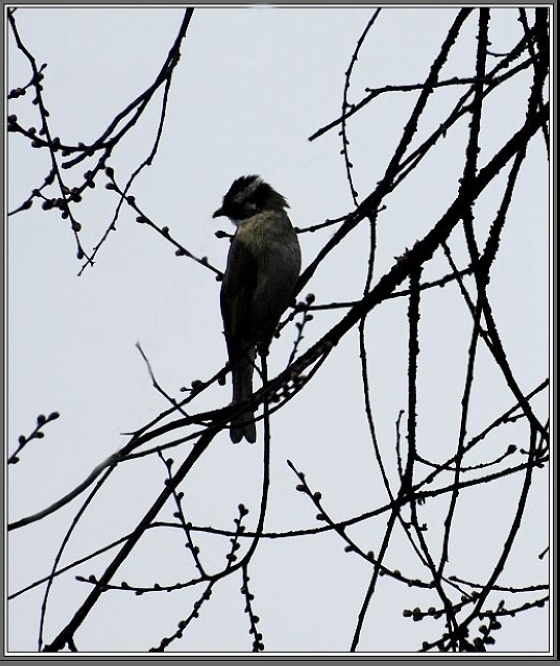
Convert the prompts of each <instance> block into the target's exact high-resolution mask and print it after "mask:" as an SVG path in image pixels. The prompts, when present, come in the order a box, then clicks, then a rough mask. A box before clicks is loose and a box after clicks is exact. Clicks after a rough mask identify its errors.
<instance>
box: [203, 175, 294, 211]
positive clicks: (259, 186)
mask: <svg viewBox="0 0 560 666" xmlns="http://www.w3.org/2000/svg"><path fill="white" fill-rule="evenodd" d="M288 207H289V206H288V202H287V201H286V199H285V198H284V197H283V196H282V195H281V194H278V192H277V191H276V190H275V189H274V188H272V187H271V186H270V185H269V184H268V183H265V182H264V181H263V179H262V178H261V177H260V176H242V177H241V178H238V179H237V180H234V181H233V183H232V185H231V187H230V188H229V190H228V192H227V194H226V195H225V196H224V200H223V201H222V205H221V207H220V208H219V209H218V210H217V211H216V212H215V213H214V215H213V217H221V216H226V217H229V219H230V220H232V221H233V222H239V221H241V220H246V219H247V218H248V217H252V216H253V215H255V214H256V213H260V212H261V211H263V210H283V209H284V208H288Z"/></svg>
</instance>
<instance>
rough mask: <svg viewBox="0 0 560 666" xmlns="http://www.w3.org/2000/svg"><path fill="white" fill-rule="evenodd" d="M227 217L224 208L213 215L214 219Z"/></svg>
mask: <svg viewBox="0 0 560 666" xmlns="http://www.w3.org/2000/svg"><path fill="white" fill-rule="evenodd" d="M224 215H225V213H224V211H223V209H222V208H218V210H217V211H216V212H215V213H214V215H212V217H223V216H224Z"/></svg>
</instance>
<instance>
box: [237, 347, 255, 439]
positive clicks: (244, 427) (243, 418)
mask: <svg viewBox="0 0 560 666" xmlns="http://www.w3.org/2000/svg"><path fill="white" fill-rule="evenodd" d="M255 351H256V350H255V348H253V349H250V350H247V351H246V352H245V353H244V354H243V355H242V356H241V357H240V358H238V359H237V360H236V361H234V362H233V365H232V369H231V374H232V379H233V404H234V405H236V404H238V403H241V402H244V401H245V400H247V399H248V398H249V397H250V396H251V394H252V393H253V369H254V362H255V355H256V354H255ZM254 419H255V415H254V413H253V412H252V411H251V410H248V411H245V412H243V413H241V414H238V415H237V416H234V417H233V418H232V420H231V424H230V437H231V441H232V442H233V443H234V444H236V443H237V442H240V441H241V440H242V439H243V437H245V439H246V440H247V441H248V442H251V443H253V442H255V441H256V440H257V429H256V427H255V421H254Z"/></svg>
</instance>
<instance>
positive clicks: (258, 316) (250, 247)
mask: <svg viewBox="0 0 560 666" xmlns="http://www.w3.org/2000/svg"><path fill="white" fill-rule="evenodd" d="M286 208H289V206H288V202H287V201H286V199H285V198H284V197H283V196H282V195H281V194H278V192H276V190H274V189H273V188H272V187H271V186H270V185H268V184H267V183H265V182H264V181H263V180H262V178H260V177H259V176H243V177H241V178H238V179H237V180H235V181H234V182H233V184H232V186H231V187H230V188H229V191H228V193H227V194H226V195H225V196H224V199H223V202H222V206H221V207H220V208H219V209H218V210H217V211H216V212H215V213H214V217H220V216H226V217H228V218H229V219H230V220H231V221H232V222H233V224H235V226H236V227H237V229H236V231H235V235H234V236H233V239H232V241H231V246H230V249H229V254H228V259H227V266H226V271H225V274H224V278H223V281H222V288H221V292H220V306H221V311H222V318H223V321H224V333H225V337H226V344H227V349H228V355H229V360H230V366H231V374H232V381H233V404H234V405H235V404H237V403H240V402H244V401H245V400H247V399H248V398H249V397H250V396H251V394H252V393H253V369H254V362H255V356H256V349H257V347H259V349H260V350H262V351H263V352H266V350H267V348H268V345H269V343H270V341H271V339H272V336H273V335H274V331H275V329H276V326H277V325H278V322H279V320H280V317H281V316H282V313H283V312H284V310H285V309H286V307H287V306H288V304H289V302H290V298H291V296H292V294H293V291H294V287H295V284H296V281H297V279H298V276H299V270H300V267H301V253H300V248H299V243H298V240H297V236H296V232H295V231H294V228H293V227H292V224H291V222H290V218H289V217H288V215H287V213H286V210H285V209H286ZM230 436H231V440H232V442H234V443H235V442H239V441H241V439H243V437H245V439H247V440H248V441H249V442H254V441H255V440H256V438H257V433H256V428H255V423H254V414H253V413H252V412H251V411H250V410H249V411H246V412H243V413H242V414H240V415H238V416H235V417H234V418H233V419H232V421H231V424H230Z"/></svg>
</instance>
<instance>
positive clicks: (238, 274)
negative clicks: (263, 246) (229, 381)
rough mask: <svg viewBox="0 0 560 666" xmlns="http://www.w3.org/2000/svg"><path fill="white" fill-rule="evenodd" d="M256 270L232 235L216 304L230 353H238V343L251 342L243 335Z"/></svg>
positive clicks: (249, 255) (243, 245)
mask: <svg viewBox="0 0 560 666" xmlns="http://www.w3.org/2000/svg"><path fill="white" fill-rule="evenodd" d="M257 273H258V262H257V260H256V259H255V257H254V256H253V254H252V253H251V251H250V249H249V248H248V247H247V245H246V243H245V242H244V241H243V240H242V238H240V237H239V235H236V236H235V237H234V239H233V241H232V243H231V246H230V249H229V254H228V260H227V267H226V272H225V274H224V279H223V281H222V288H221V291H220V306H221V310H222V317H223V320H224V330H225V334H226V342H227V344H228V348H229V350H230V356H231V351H232V350H236V352H237V353H239V350H240V345H241V344H248V343H250V342H251V341H248V340H244V339H243V338H244V334H245V333H246V331H245V328H246V324H247V320H248V318H249V312H250V307H251V302H252V299H253V295H254V293H255V288H256V284H257V277H258V276H257ZM244 323H245V326H244Z"/></svg>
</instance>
